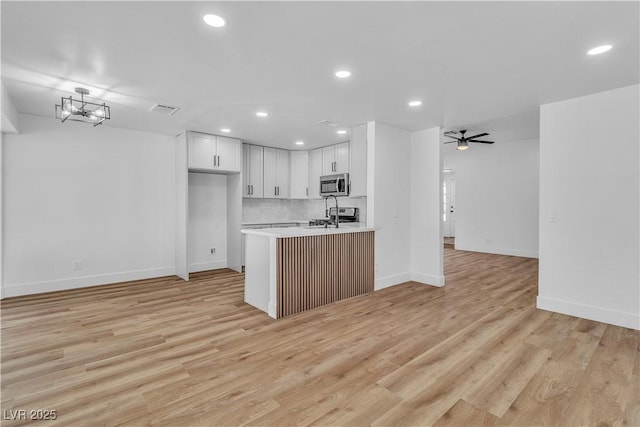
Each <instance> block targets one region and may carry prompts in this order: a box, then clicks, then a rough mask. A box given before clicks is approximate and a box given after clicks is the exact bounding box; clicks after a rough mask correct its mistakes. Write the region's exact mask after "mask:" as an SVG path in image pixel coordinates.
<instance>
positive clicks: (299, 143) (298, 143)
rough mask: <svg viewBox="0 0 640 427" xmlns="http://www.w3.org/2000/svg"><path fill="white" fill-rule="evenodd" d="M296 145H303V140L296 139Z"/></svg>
mask: <svg viewBox="0 0 640 427" xmlns="http://www.w3.org/2000/svg"><path fill="white" fill-rule="evenodd" d="M296 145H304V141H296Z"/></svg>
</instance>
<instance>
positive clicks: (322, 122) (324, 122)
mask: <svg viewBox="0 0 640 427" xmlns="http://www.w3.org/2000/svg"><path fill="white" fill-rule="evenodd" d="M318 124H319V125H322V126H329V127H332V128H337V127H338V126H340V123H336V122H332V121H331V120H320V121H319V122H318Z"/></svg>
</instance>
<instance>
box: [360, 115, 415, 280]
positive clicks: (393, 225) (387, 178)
mask: <svg viewBox="0 0 640 427" xmlns="http://www.w3.org/2000/svg"><path fill="white" fill-rule="evenodd" d="M369 130H370V131H372V133H373V135H371V134H369V135H368V139H369V141H372V143H370V144H369V146H368V148H369V150H368V153H367V158H368V162H369V163H368V165H367V169H368V171H372V173H373V179H368V180H367V185H368V188H370V187H369V186H370V185H372V184H373V183H375V186H374V188H373V198H371V193H368V194H367V215H368V216H370V217H371V218H375V220H374V225H375V228H376V247H375V250H376V255H375V256H376V285H375V288H376V289H382V288H385V287H387V286H392V285H396V284H398V283H403V282H406V281H408V280H410V259H411V258H410V257H411V248H410V231H411V230H410V212H411V204H410V197H411V195H410V187H411V184H410V179H411V174H410V166H409V165H410V164H411V135H410V134H409V132H407V131H405V130H402V129H398V128H395V127H393V126H389V125H387V124H384V123H381V122H375V125H374V126H373V129H371V127H370V129H369ZM372 163H373V167H371V166H372ZM371 207H373V211H372V210H371Z"/></svg>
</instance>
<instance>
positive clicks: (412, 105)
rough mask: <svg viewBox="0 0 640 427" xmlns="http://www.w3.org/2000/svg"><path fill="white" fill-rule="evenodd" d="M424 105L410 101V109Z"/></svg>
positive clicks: (420, 102)
mask: <svg viewBox="0 0 640 427" xmlns="http://www.w3.org/2000/svg"><path fill="white" fill-rule="evenodd" d="M420 105H422V101H409V107H419V106H420Z"/></svg>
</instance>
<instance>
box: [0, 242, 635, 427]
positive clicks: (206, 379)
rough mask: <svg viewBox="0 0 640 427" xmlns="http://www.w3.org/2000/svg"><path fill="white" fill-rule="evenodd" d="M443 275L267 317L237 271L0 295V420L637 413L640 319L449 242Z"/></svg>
mask: <svg viewBox="0 0 640 427" xmlns="http://www.w3.org/2000/svg"><path fill="white" fill-rule="evenodd" d="M446 275H447V286H446V287H445V288H435V287H430V286H425V285H419V284H416V283H406V284H403V285H399V286H395V287H392V288H388V289H385V290H382V291H379V292H375V293H372V294H368V295H365V296H360V297H355V298H352V299H350V300H345V301H340V302H338V303H334V304H331V305H329V306H325V307H321V308H318V309H315V310H312V311H309V312H306V313H301V314H298V315H294V316H291V317H287V318H284V319H280V320H277V321H276V320H272V319H270V318H269V317H267V316H266V315H265V314H264V313H262V312H260V311H258V310H256V309H254V308H252V307H250V306H248V305H245V304H244V303H243V298H242V283H243V276H242V275H240V274H237V273H233V272H230V271H223V272H217V273H214V274H211V273H205V274H197V275H195V279H194V280H193V281H191V282H189V283H185V282H182V281H180V280H178V279H174V278H165V279H158V280H147V281H142V282H136V283H125V284H118V285H110V286H101V287H95V288H90V289H82V290H74V291H65V292H59V293H52V294H48V295H41V296H33V297H21V298H16V299H11V300H6V301H3V303H2V309H1V316H2V319H1V320H2V409H3V415H4V416H3V418H6V417H7V411H9V410H19V409H24V410H27V411H28V410H31V409H50V410H56V411H57V414H58V418H57V420H56V421H55V422H54V423H52V424H63V425H90V426H97V425H117V424H124V425H146V424H154V425H163V426H167V425H176V426H191V425H208V426H213V425H229V426H236V425H243V424H249V425H255V426H285V425H307V424H313V425H336V426H348V425H353V426H364V425H369V424H371V425H375V426H383V425H388V426H392V425H394V426H406V425H420V426H425V425H431V424H435V425H457V426H471V425H527V426H532V425H557V426H577V425H599V426H605V425H608V426H613V425H629V426H638V425H640V380H639V376H640V357H639V354H640V353H639V343H640V334H639V333H638V331H633V330H629V329H624V328H620V327H614V326H607V325H605V324H601V323H597V322H592V321H587V320H580V319H577V318H573V317H569V316H563V315H558V314H553V313H550V312H545V311H540V310H536V309H535V297H536V293H537V292H536V280H537V279H536V277H537V261H536V260H533V259H525V258H516V257H506V256H496V255H485V254H476V253H470V252H462V251H454V250H450V249H447V250H446ZM22 423H24V422H20V421H10V420H5V421H3V423H2V424H3V425H6V426H11V425H19V424H22ZM47 424H48V423H43V422H39V423H37V424H36V425H47Z"/></svg>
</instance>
